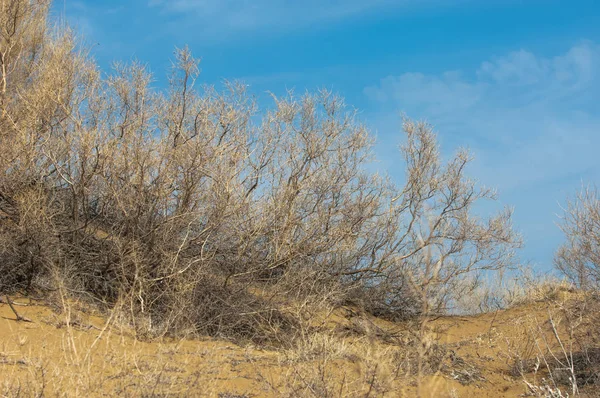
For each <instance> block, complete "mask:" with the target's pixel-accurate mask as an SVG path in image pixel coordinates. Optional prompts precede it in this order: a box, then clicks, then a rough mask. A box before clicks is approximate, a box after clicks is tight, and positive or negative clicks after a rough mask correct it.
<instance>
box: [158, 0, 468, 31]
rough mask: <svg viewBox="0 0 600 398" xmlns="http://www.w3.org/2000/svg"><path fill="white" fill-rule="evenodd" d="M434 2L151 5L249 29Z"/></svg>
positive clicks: (258, 0) (220, 0)
mask: <svg viewBox="0 0 600 398" xmlns="http://www.w3.org/2000/svg"><path fill="white" fill-rule="evenodd" d="M453 1H456V0H453ZM432 2H433V0H302V1H281V0H149V2H148V4H149V5H150V6H151V7H157V8H159V9H161V10H163V11H164V12H166V13H171V14H183V15H187V16H189V17H192V18H194V20H195V21H197V23H198V27H199V28H200V29H202V28H206V27H211V28H220V30H225V29H229V30H235V31H247V30H256V29H261V28H276V29H277V28H293V27H296V26H306V25H310V24H313V23H320V22H326V21H335V20H341V19H344V18H348V17H352V16H355V15H361V16H362V15H364V14H365V13H369V12H376V11H381V10H384V9H392V8H399V7H407V6H416V5H422V4H425V3H432ZM436 2H438V3H439V2H450V0H436ZM202 25H204V26H202ZM224 28H225V29H224Z"/></svg>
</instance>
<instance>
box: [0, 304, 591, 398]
mask: <svg viewBox="0 0 600 398" xmlns="http://www.w3.org/2000/svg"><path fill="white" fill-rule="evenodd" d="M15 301H18V302H20V304H24V305H20V306H18V307H17V310H18V311H19V312H20V313H21V315H24V316H26V317H28V318H30V319H31V320H32V321H33V322H17V321H16V320H15V316H14V314H13V312H12V311H11V310H10V308H9V307H8V306H7V305H6V304H0V393H2V394H3V395H6V396H19V395H20V396H32V395H39V394H40V393H43V394H44V396H69V397H70V396H215V397H230V398H232V397H262V396H272V397H276V396H321V395H326V394H330V395H331V396H366V395H367V394H369V396H388V397H395V396H398V397H402V396H406V397H411V396H416V394H417V387H416V385H417V378H416V377H415V376H414V375H413V376H411V375H409V374H408V372H407V371H406V369H407V368H408V367H410V363H411V361H414V350H415V349H414V346H412V345H410V344H409V340H410V336H411V335H412V334H411V333H409V332H408V330H407V325H403V324H393V323H390V322H386V321H382V320H378V319H373V318H368V317H365V316H363V317H361V316H356V315H355V314H354V316H351V315H348V311H338V312H336V313H334V314H332V315H330V316H329V318H328V319H326V322H325V323H323V325H326V326H325V328H321V330H320V331H318V332H315V336H318V337H319V338H316V337H315V336H310V337H308V338H307V343H306V345H305V346H303V347H302V349H299V350H295V351H285V350H282V351H266V350H260V349H258V348H256V347H252V346H246V347H241V346H238V345H235V344H233V343H229V342H226V341H218V340H213V339H205V340H185V339H184V340H178V341H161V342H142V341H138V340H136V339H134V338H133V337H132V335H131V334H130V333H129V332H128V331H127V330H126V329H119V328H117V327H114V326H109V325H110V324H111V322H107V321H108V320H107V319H104V318H101V317H97V316H91V315H86V314H84V313H82V312H75V311H74V310H73V311H72V313H71V314H70V315H69V314H65V313H61V314H58V313H56V312H55V311H53V310H52V309H51V308H50V307H48V306H44V305H41V304H38V303H34V302H29V300H27V299H23V298H21V299H16V300H15ZM558 311H559V306H558V305H557V304H550V303H534V304H530V305H527V306H521V307H517V308H513V309H510V310H505V311H499V312H496V313H489V314H484V315H479V316H472V317H447V318H442V319H437V320H434V321H432V322H431V324H430V326H431V328H432V333H431V334H429V335H428V336H429V337H428V339H427V341H430V342H431V344H433V345H434V346H435V347H438V348H439V352H440V354H439V356H440V358H442V359H441V360H440V363H439V365H437V368H436V369H437V371H436V372H435V374H433V375H431V374H430V375H427V376H426V377H424V378H423V382H422V386H421V394H422V396H432V397H469V398H472V397H517V396H524V395H522V394H526V393H527V392H528V389H527V386H526V384H525V383H524V381H523V377H522V376H521V375H519V372H518V367H516V364H518V358H522V359H525V360H527V359H529V362H525V363H527V364H528V365H527V366H526V368H527V369H526V371H527V374H526V375H525V378H526V380H528V381H529V382H530V383H532V384H542V383H543V382H542V378H543V377H547V374H546V373H545V372H544V371H545V368H544V366H543V364H542V365H541V366H540V367H539V369H538V371H537V372H534V371H532V368H533V370H534V369H535V363H534V362H535V358H536V357H540V355H539V353H540V352H543V350H544V349H545V345H547V346H553V347H557V346H556V344H555V343H556V342H555V341H554V340H555V339H554V340H553V334H552V333H551V324H550V323H549V322H547V321H548V318H549V314H554V316H555V317H556V320H558V316H559V315H558ZM67 320H68V322H67ZM561 328H562V329H564V327H563V326H561V324H559V325H558V329H560V333H561V335H564V336H565V339H567V337H566V336H567V333H566V329H565V330H562V329H561ZM390 336H391V337H390ZM544 339H545V340H544ZM565 341H566V340H565ZM403 342H405V343H403ZM319 350H321V351H325V352H320V351H319ZM411 351H412V352H411ZM434 351H435V350H434ZM436 352H437V351H436ZM403 356H404V357H403ZM392 358H396V359H395V360H392ZM402 358H404V359H402ZM393 364H396V365H398V366H396V367H395V368H394V369H392V368H393V367H394V366H393ZM399 364H400V365H399ZM587 391H588V393H593V389H589V388H588V390H587Z"/></svg>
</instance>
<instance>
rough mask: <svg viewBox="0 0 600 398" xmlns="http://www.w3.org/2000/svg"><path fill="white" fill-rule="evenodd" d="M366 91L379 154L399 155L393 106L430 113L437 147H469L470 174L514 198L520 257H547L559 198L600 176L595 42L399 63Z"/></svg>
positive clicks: (598, 49) (599, 77) (555, 233)
mask: <svg viewBox="0 0 600 398" xmlns="http://www.w3.org/2000/svg"><path fill="white" fill-rule="evenodd" d="M364 92H365V94H366V95H367V96H368V98H369V99H370V100H371V101H372V104H373V107H374V108H377V109H378V110H377V111H376V112H375V114H374V115H370V116H371V117H370V119H371V120H380V121H381V122H375V127H376V128H378V130H379V136H380V141H381V142H380V145H379V146H380V148H381V153H382V154H383V156H384V157H385V158H384V164H386V165H388V166H391V165H392V164H393V163H392V160H390V159H387V158H389V157H390V156H397V155H393V154H391V153H390V152H389V150H388V149H387V148H389V147H391V145H390V143H391V142H392V141H395V140H396V138H397V134H392V131H390V125H391V126H395V125H397V124H395V125H394V124H390V121H391V120H393V116H392V115H395V114H396V112H398V111H402V112H405V113H406V114H407V115H408V116H410V117H413V118H419V119H426V120H428V121H429V122H431V123H432V124H433V125H434V126H435V127H436V130H437V131H438V132H439V134H440V141H441V142H442V144H443V147H442V149H443V150H445V151H449V150H452V149H453V148H454V147H456V146H457V145H462V146H468V147H470V148H471V149H472V151H473V153H474V155H475V157H476V160H475V162H474V164H473V167H471V169H470V171H469V172H470V174H471V175H472V176H474V177H476V178H478V179H479V180H480V181H482V182H483V183H485V184H486V185H488V186H494V187H497V188H498V189H499V192H500V195H501V196H500V198H501V199H502V200H503V201H504V202H505V203H508V204H511V205H514V206H515V210H516V219H515V221H516V226H517V228H518V229H519V230H521V231H522V232H523V233H524V235H525V240H526V244H527V246H526V248H527V250H526V252H525V259H528V258H532V259H533V260H535V261H538V262H541V263H542V264H543V265H544V266H545V267H549V266H550V263H551V256H552V253H553V250H554V249H555V248H556V247H557V245H558V242H560V240H561V239H562V237H561V235H560V232H559V230H558V228H556V226H555V225H554V222H555V221H556V218H555V217H554V215H555V214H556V213H558V212H560V208H559V207H558V204H557V202H564V200H565V198H566V195H567V194H572V193H574V191H575V190H576V189H578V188H579V187H580V184H581V183H582V182H584V183H598V184H599V185H600V162H598V156H599V155H598V148H600V46H599V45H597V44H595V43H592V42H583V43H580V44H578V45H575V46H573V47H572V48H570V49H569V50H568V51H566V52H564V53H563V54H560V55H557V56H553V57H543V56H539V55H537V54H534V53H532V52H529V51H525V50H520V51H516V52H512V53H510V54H507V55H505V56H501V57H494V58H492V59H491V60H488V61H485V62H482V63H481V64H480V65H479V66H477V67H476V68H475V70H471V71H468V70H465V71H451V72H446V73H441V74H434V75H425V74H421V73H402V74H399V75H396V76H388V77H386V78H383V79H382V80H381V81H380V82H379V83H378V84H376V85H373V86H370V87H367V88H365V90H364ZM396 159H397V157H396Z"/></svg>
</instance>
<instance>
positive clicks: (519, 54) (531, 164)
mask: <svg viewBox="0 0 600 398" xmlns="http://www.w3.org/2000/svg"><path fill="white" fill-rule="evenodd" d="M54 12H55V13H56V14H57V15H61V14H66V15H67V18H68V20H69V22H70V23H71V25H73V26H74V27H75V28H76V29H77V30H78V31H79V32H81V33H82V34H83V35H84V36H85V38H86V41H87V42H88V43H89V44H90V45H92V46H93V54H94V56H95V57H96V59H97V60H98V62H99V63H100V65H101V66H102V67H103V68H106V69H107V68H108V67H109V65H110V63H111V62H112V61H116V60H124V61H127V60H132V59H138V60H140V61H142V62H146V63H148V64H149V65H150V69H151V70H152V71H153V72H154V73H155V76H156V80H157V82H156V84H157V85H160V84H162V83H164V82H165V76H166V71H167V68H168V67H169V65H170V59H171V58H172V52H173V48H174V47H175V46H179V47H181V46H184V45H186V44H187V45H189V47H190V48H191V49H192V51H193V53H194V54H195V55H196V56H198V57H200V58H201V59H202V63H201V69H202V76H201V80H202V81H203V82H205V83H209V84H219V82H221V81H222V79H240V80H243V81H245V82H246V83H248V84H250V85H251V90H252V92H254V93H255V94H256V95H258V96H259V98H262V97H261V96H264V94H265V93H266V92H267V91H271V92H274V93H276V94H280V93H283V92H284V91H285V90H286V89H295V90H296V91H298V92H303V91H305V90H313V89H316V88H322V87H325V88H329V89H332V90H334V91H336V92H338V93H340V94H341V95H343V96H344V97H345V98H346V100H347V102H348V103H349V104H351V105H353V106H355V107H357V108H358V109H359V110H360V111H361V113H360V117H361V119H362V120H363V121H364V122H365V123H366V124H367V125H368V126H369V127H370V128H371V129H372V130H373V131H374V132H375V133H376V134H377V136H378V144H377V147H376V152H377V155H378V157H379V159H380V164H379V167H381V168H385V169H387V170H388V171H389V173H390V174H391V175H393V176H398V177H400V176H401V175H402V173H403V168H402V164H401V161H400V158H399V156H398V153H397V150H396V146H397V144H398V143H399V142H400V140H401V138H402V135H401V134H400V133H399V127H400V118H399V114H400V112H404V113H405V114H406V115H408V116H409V117H411V118H416V119H425V120H427V121H429V122H431V123H432V124H433V125H434V126H435V128H436V131H437V132H438V134H439V138H440V141H441V144H442V149H443V151H444V153H445V154H447V155H449V154H451V153H452V151H453V150H454V149H455V148H457V147H458V146H466V147H469V148H470V149H471V150H472V152H473V153H474V155H475V157H476V160H475V161H474V163H473V165H472V167H471V168H470V170H469V171H470V174H471V176H473V177H475V178H477V179H478V180H480V181H481V183H483V184H485V185H487V186H492V187H496V188H497V189H498V192H499V194H500V200H501V202H502V203H503V204H507V205H511V206H514V208H515V218H514V221H515V227H516V229H518V230H519V231H520V232H521V233H522V234H523V236H524V239H525V248H524V250H523V251H522V253H521V258H522V260H523V261H531V262H533V263H534V264H536V265H537V266H538V267H539V269H541V270H549V269H550V268H551V266H552V255H553V252H554V250H555V249H556V247H557V246H558V245H559V244H560V242H561V239H562V236H561V233H560V231H559V230H558V228H557V227H556V225H555V223H556V221H557V220H558V218H557V214H559V213H560V211H561V210H560V204H561V203H564V201H565V199H566V197H567V195H570V194H573V193H575V192H576V190H577V189H579V188H580V187H581V184H582V183H600V162H599V161H598V155H597V152H598V148H600V2H598V1H596V0H593V1H592V0H589V1H586V0H571V1H562V0H561V1H559V0H545V1H542V0H529V1H527V0H479V1H475V0H295V1H292V0H132V1H124V0H106V1H98V0H80V1H71V0H56V2H55V5H54ZM161 82H162V83H161ZM265 97H266V96H265Z"/></svg>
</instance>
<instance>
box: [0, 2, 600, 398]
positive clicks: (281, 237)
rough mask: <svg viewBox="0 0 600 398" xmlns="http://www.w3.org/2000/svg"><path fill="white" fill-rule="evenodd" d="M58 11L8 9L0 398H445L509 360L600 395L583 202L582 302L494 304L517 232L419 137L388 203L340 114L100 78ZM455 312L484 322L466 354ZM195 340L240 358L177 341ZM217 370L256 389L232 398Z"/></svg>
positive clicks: (528, 377) (328, 104)
mask: <svg viewBox="0 0 600 398" xmlns="http://www.w3.org/2000/svg"><path fill="white" fill-rule="evenodd" d="M49 7H50V1H49V0H5V1H2V3H1V6H0V293H1V294H3V295H4V294H6V295H7V296H6V300H5V302H4V301H3V302H2V303H1V304H0V306H1V307H2V308H3V309H4V307H7V308H8V309H9V310H10V312H7V313H6V314H5V313H3V316H4V315H6V317H7V320H8V319H9V317H10V316H11V315H10V314H13V315H14V317H12V318H10V319H11V322H13V320H16V324H17V326H15V329H14V330H15V332H14V333H13V332H12V330H13V329H10V330H11V332H6V333H5V332H4V331H2V333H4V334H0V335H1V336H2V337H3V339H4V338H6V345H5V343H4V341H2V345H0V367H2V369H3V370H2V371H4V369H10V372H11V373H10V376H9V378H8V379H5V378H4V377H0V381H1V382H2V383H3V384H0V392H1V393H2V394H3V396H15V397H18V396H46V395H57V396H89V395H92V394H99V392H100V391H105V392H106V393H107V394H115V395H120V396H152V397H154V396H167V395H169V396H171V395H175V396H189V395H202V394H205V395H210V396H220V397H246V396H248V397H249V396H254V395H251V394H250V391H260V392H261V394H262V393H264V394H265V395H269V394H270V395H271V396H290V397H296V396H307V397H328V396H348V397H375V396H399V395H400V396H401V394H405V395H406V396H411V395H410V394H413V395H415V394H416V395H418V396H427V395H428V394H429V395H431V394H434V395H435V396H443V395H444V394H445V395H447V396H452V397H454V396H458V394H459V392H457V391H459V390H460V389H462V388H465V389H467V388H471V387H472V388H479V386H481V385H482V384H483V383H486V382H487V380H488V378H490V377H491V376H490V374H489V373H486V363H488V362H489V363H493V364H494V366H496V365H497V364H498V363H499V362H501V361H505V362H506V363H504V365H506V366H505V367H504V368H502V369H504V371H505V373H506V374H504V376H505V377H508V378H510V379H509V381H510V382H511V383H513V384H515V383H516V382H515V380H517V379H518V382H519V383H520V380H521V379H522V380H523V381H524V383H525V385H526V386H527V388H528V393H530V394H537V395H538V396H566V395H565V394H567V391H568V393H569V394H571V395H578V394H582V393H583V392H584V391H586V388H587V387H588V386H590V385H592V386H593V385H596V384H597V383H598V382H599V380H600V376H599V373H598V369H599V366H600V359H599V358H600V356H599V355H598V350H599V349H600V347H599V345H598V344H599V341H598V337H599V336H598V335H597V333H595V329H594V326H593V325H594V322H597V320H598V314H600V311H599V310H598V299H597V288H598V275H597V274H598V272H597V271H598V267H597V266H598V264H599V262H598V254H599V252H598V250H597V249H598V242H600V240H599V237H600V234H599V233H598V228H597V227H598V225H600V224H598V223H599V222H600V217H599V216H598V214H600V208H599V206H598V203H599V202H598V198H597V194H596V191H593V190H588V191H585V192H584V193H583V194H581V195H580V197H578V200H577V201H576V202H574V203H572V204H570V205H569V207H568V209H567V211H566V216H565V218H564V222H563V224H562V228H563V231H564V232H565V234H566V235H567V243H566V244H565V245H564V246H563V247H562V248H561V249H559V251H558V252H557V255H556V265H557V267H558V268H559V269H560V270H561V271H562V272H563V273H564V274H565V275H566V277H567V278H568V279H569V281H570V282H572V283H574V284H575V285H576V287H577V288H580V289H583V290H584V291H585V292H581V291H580V290H577V289H576V288H575V287H573V286H571V285H569V284H568V283H566V282H562V281H558V280H555V279H551V278H550V279H547V280H544V281H542V280H540V278H538V277H534V276H531V274H530V273H529V270H524V271H523V273H521V274H519V275H520V277H519V278H518V281H517V280H515V281H514V283H512V284H510V285H504V286H503V287H501V288H495V287H492V286H490V285H486V284H484V283H482V281H484V279H483V278H484V277H489V276H490V275H498V274H497V272H498V273H506V272H508V271H510V270H511V269H513V268H514V267H515V266H516V265H517V264H516V260H515V250H516V249H518V248H519V247H520V245H521V240H520V237H519V236H518V234H517V233H515V232H514V231H513V229H512V225H511V215H512V211H511V210H510V209H505V210H503V211H501V212H499V213H498V214H495V215H492V216H490V217H487V218H485V217H480V216H479V215H476V213H475V212H474V208H475V206H476V205H477V204H478V203H480V201H485V200H495V199H496V194H495V192H494V191H493V190H490V189H487V188H484V187H481V186H480V185H478V184H477V183H476V182H475V181H473V180H471V179H469V178H468V177H467V167H468V165H469V163H470V161H471V159H472V158H471V155H470V154H469V152H468V151H466V150H462V149H461V150H458V151H457V153H456V154H455V155H454V156H452V157H451V158H450V159H449V160H447V161H445V160H444V159H443V158H442V156H441V154H440V149H439V145H438V142H437V138H436V135H435V133H434V131H433V128H432V126H430V125H428V124H426V123H421V122H413V121H411V120H409V119H405V120H404V122H403V126H402V130H403V132H404V140H403V144H402V146H401V147H400V152H399V159H400V160H401V164H402V166H403V167H404V168H405V181H404V183H403V185H401V186H398V185H397V184H395V183H394V182H393V181H392V180H391V179H390V178H388V177H387V176H382V175H380V174H377V173H374V172H372V171H370V169H369V167H367V166H368V165H369V163H370V162H371V161H373V160H374V156H373V153H372V150H371V149H372V145H373V143H374V138H373V136H372V135H371V134H370V133H369V131H368V130H367V128H366V127H365V126H363V125H362V124H361V123H360V121H359V120H358V117H357V114H356V112H355V111H353V110H352V109H350V108H349V107H348V106H346V105H345V104H344V102H343V100H342V99H341V98H339V97H338V96H336V95H334V94H332V93H330V92H328V91H318V92H316V93H314V94H305V95H302V96H296V95H295V94H294V93H289V94H288V95H287V96H285V97H282V98H280V97H273V99H272V104H273V105H272V107H271V108H268V109H261V108H260V107H259V106H258V104H257V103H256V102H255V101H254V99H253V97H252V96H251V95H250V94H249V93H248V92H247V89H246V86H244V85H242V84H236V83H225V84H224V87H222V88H215V87H207V86H201V85H200V83H199V80H198V79H199V68H198V61H197V60H196V59H195V58H194V57H193V56H192V55H191V53H190V51H189V50H188V49H187V48H184V49H178V50H176V52H175V59H174V61H173V68H172V70H171V74H170V76H169V79H168V87H167V88H166V89H162V90H161V89H158V88H156V87H154V86H153V85H152V82H153V79H154V78H153V76H151V74H150V73H149V72H148V70H147V68H146V66H145V65H143V64H140V63H136V62H133V63H131V64H116V65H115V66H114V69H113V70H112V71H111V72H110V73H109V74H105V73H104V72H103V71H101V70H100V69H99V68H98V66H97V65H96V64H95V62H94V60H93V58H92V57H90V56H89V55H88V54H87V53H86V51H85V49H84V48H82V46H81V45H80V43H79V42H78V41H77V40H76V37H75V35H74V33H73V32H72V31H70V30H68V29H66V28H64V27H58V26H54V25H52V23H53V22H52V21H51V20H49V16H48V15H49V14H48V12H49ZM597 224H598V225H597ZM527 275H529V277H525V276H527ZM565 295H567V296H568V297H567V296H565ZM12 296H18V297H20V299H21V298H22V299H23V300H27V299H29V300H28V301H27V302H18V301H17V302H16V303H15V302H13V301H11V297H12ZM32 297H35V298H38V299H43V300H44V302H45V304H46V306H48V307H51V308H53V310H54V312H52V313H51V314H49V313H48V308H47V307H40V306H39V302H37V301H31V298H32ZM565 297H567V298H565ZM23 300H22V301H23ZM550 303H552V304H550ZM4 304H6V306H5V305H4ZM540 304H542V305H552V306H553V309H554V310H556V312H548V313H547V314H548V318H547V319H548V320H549V322H548V323H546V322H545V321H544V320H541V319H539V318H532V319H528V320H523V324H522V325H524V326H523V329H522V333H523V334H522V335H516V336H515V334H514V331H513V329H512V328H509V327H507V326H506V325H509V324H510V322H511V321H510V320H509V319H508V316H507V315H498V313H499V312H501V311H503V310H506V309H509V308H513V310H514V309H515V307H517V306H530V307H531V308H533V309H534V310H535V311H536V312H535V314H537V315H539V314H540V311H539V308H537V307H536V306H539V305H540ZM18 306H22V307H23V308H22V309H21V307H18ZM17 307H18V308H17ZM31 308H38V309H39V308H45V310H40V311H42V313H44V316H43V317H40V316H39V314H35V316H34V315H32V314H31V311H30V309H31ZM44 311H46V312H44ZM457 313H462V314H474V313H483V315H481V317H482V318H481V319H482V322H483V323H482V324H479V323H477V322H478V321H473V322H474V323H473V327H472V330H471V329H469V331H468V333H467V335H465V336H460V338H457V337H456V336H455V335H453V334H452V333H449V332H448V331H449V330H451V329H453V328H455V325H454V324H453V323H454V322H456V320H457V319H459V318H458V317H453V316H451V315H456V314H457ZM90 314H93V316H91V315H90ZM488 316H489V319H488V318H487V317H488ZM94 317H96V318H94ZM497 317H498V319H497ZM91 318H94V319H96V322H93V321H91V320H90V319H91ZM465 319H470V318H465ZM519 319H521V318H519ZM523 319H524V318H523ZM24 320H27V321H31V322H32V323H34V324H39V325H42V324H43V326H39V327H40V328H41V329H42V330H45V331H46V332H47V333H49V335H51V336H54V337H53V338H55V339H56V341H54V343H56V344H57V345H58V346H60V347H61V348H60V349H59V350H57V351H53V349H52V348H49V347H47V346H46V345H44V344H45V343H43V342H42V341H40V343H39V344H32V343H31V342H30V341H28V337H26V336H29V334H28V332H27V330H26V329H24V327H23V325H22V322H21V321H24ZM98 320H101V322H98ZM527 322H529V323H527ZM11 325H12V324H11ZM498 325H501V326H498ZM11 328H12V326H11ZM50 329H52V330H53V331H54V332H48V330H50ZM57 331H59V332H57ZM453 332H456V330H453ZM52 333H57V334H55V335H53V334H52ZM586 333H587V334H586ZM523 336H525V337H526V340H525V341H526V342H527V343H526V344H525V346H523V345H522V344H521V343H522V341H521V340H520V339H522V337H523ZM207 337H210V338H221V339H227V340H230V341H233V342H236V343H240V344H246V348H245V351H244V349H242V348H240V347H236V348H235V349H234V348H231V347H233V346H218V347H216V348H215V347H208V346H207V345H206V344H204V345H202V344H200V342H199V341H195V342H193V341H192V340H188V339H201V338H207ZM442 337H443V339H442ZM37 338H38V339H40V340H43V338H41V337H40V336H37ZM174 341H175V342H174ZM193 343H195V344H196V345H193ZM211 343H214V341H211ZM222 344H224V343H222ZM501 344H505V345H506V347H507V350H506V352H508V354H506V352H503V350H499V349H498V347H500V345H501ZM138 345H139V346H140V347H144V349H146V350H148V351H147V352H146V354H147V355H146V354H139V353H137V352H136V347H137V346H138ZM253 345H257V346H258V347H259V348H262V349H265V348H268V349H271V351H267V352H260V351H259V350H258V349H255V347H254V346H253ZM9 347H10V348H9ZM24 347H28V350H29V351H27V350H25V348H24ZM183 347H185V350H187V351H185V350H184V348H183ZM225 347H227V348H225ZM465 347H466V348H465ZM219 349H223V350H232V351H235V353H234V354H231V355H230V357H231V358H229V357H228V359H227V360H228V361H229V362H227V363H225V362H224V360H223V358H221V357H219V355H218V352H217V351H218V350H219ZM182 350H183V351H182ZM461 350H462V351H461ZM242 351H244V353H243V355H242V354H240V352H242ZM480 351H481V352H483V353H484V354H483V355H480ZM141 352H142V353H143V352H144V351H141ZM53 355H58V356H59V357H58V358H54V360H55V362H53V360H50V359H51V358H52V357H53ZM502 355H504V357H503V356H502ZM476 357H477V358H476ZM198 358H199V359H198ZM210 361H213V362H215V363H218V364H219V366H221V367H226V368H227V369H226V370H223V369H218V370H215V368H214V367H211V366H208V365H210ZM507 363H508V365H507ZM202 364H204V365H202ZM498 366H500V365H498ZM195 367H198V369H196V368H195ZM239 368H243V370H238V369H239ZM273 369H276V370H277V371H276V372H275V371H273ZM495 371H498V369H495ZM202 372H205V373H202ZM227 372H231V373H240V374H242V375H243V377H246V378H247V379H248V380H251V381H250V382H248V384H246V385H242V386H241V387H240V386H239V385H238V386H237V387H236V388H235V389H227V386H225V385H223V383H221V381H220V380H221V379H219V377H221V376H222V374H223V373H227ZM279 373H281V374H282V376H280V375H279ZM7 374H8V373H7ZM542 374H543V379H541V380H539V379H538V375H542ZM450 382H453V383H455V384H449V383H450ZM565 385H567V386H568V388H567V389H565ZM446 387H447V388H446ZM506 388H507V390H506V391H508V390H509V389H510V388H512V387H510V386H509V387H506ZM440 389H442V390H440ZM460 391H462V390H460ZM465 391H471V390H465Z"/></svg>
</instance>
